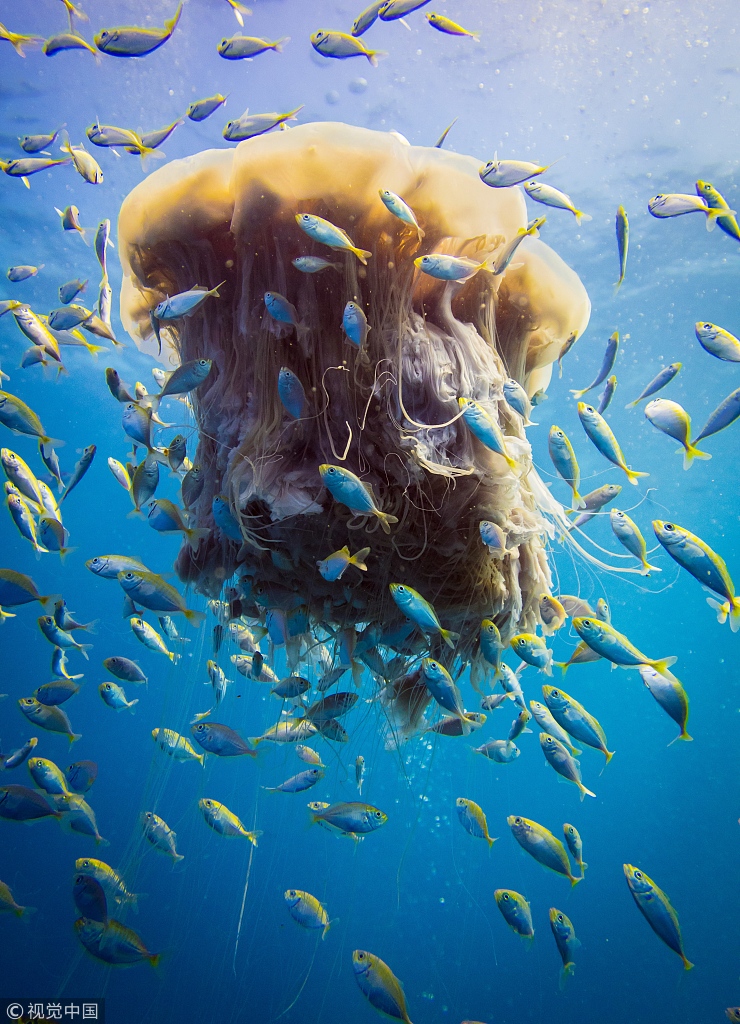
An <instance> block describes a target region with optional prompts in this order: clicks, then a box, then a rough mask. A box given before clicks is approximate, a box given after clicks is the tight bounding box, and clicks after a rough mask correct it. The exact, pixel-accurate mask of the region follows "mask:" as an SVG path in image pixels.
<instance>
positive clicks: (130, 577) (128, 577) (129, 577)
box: [125, 572, 134, 580]
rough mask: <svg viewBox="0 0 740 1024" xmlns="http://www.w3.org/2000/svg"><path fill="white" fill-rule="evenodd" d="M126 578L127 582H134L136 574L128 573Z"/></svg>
mask: <svg viewBox="0 0 740 1024" xmlns="http://www.w3.org/2000/svg"><path fill="white" fill-rule="evenodd" d="M125 578H126V579H127V580H132V579H133V578H134V574H133V573H132V572H127V573H126V577H125Z"/></svg>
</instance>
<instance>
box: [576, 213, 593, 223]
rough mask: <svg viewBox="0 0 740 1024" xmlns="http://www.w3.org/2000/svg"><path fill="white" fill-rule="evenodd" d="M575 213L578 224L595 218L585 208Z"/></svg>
mask: <svg viewBox="0 0 740 1024" xmlns="http://www.w3.org/2000/svg"><path fill="white" fill-rule="evenodd" d="M575 215H576V224H583V223H584V222H587V221H590V220H593V217H592V216H591V214H590V213H584V212H583V210H576V211H575Z"/></svg>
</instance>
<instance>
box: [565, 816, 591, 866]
mask: <svg viewBox="0 0 740 1024" xmlns="http://www.w3.org/2000/svg"><path fill="white" fill-rule="evenodd" d="M563 835H564V836H565V842H566V843H567V844H568V849H569V850H570V855H571V857H572V858H573V860H574V861H575V862H576V864H577V865H578V868H579V870H580V872H581V875H583V874H584V872H585V870H586V868H587V867H588V864H586V863H585V861H584V859H583V840H582V839H581V834H580V832H579V831H578V829H577V828H576V827H575V825H570V824H569V823H568V822H567V821H566V822H565V823H564V825H563Z"/></svg>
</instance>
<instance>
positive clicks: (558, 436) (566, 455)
mask: <svg viewBox="0 0 740 1024" xmlns="http://www.w3.org/2000/svg"><path fill="white" fill-rule="evenodd" d="M547 445H548V450H549V452H550V458H551V459H552V463H553V465H554V466H555V469H556V470H557V471H558V475H559V476H561V477H562V478H563V480H565V482H566V484H568V486H569V487H570V489H571V492H572V498H571V501H572V504H573V507H574V508H584V507H585V502H584V500H583V498H582V497H581V495H580V494H579V493H578V485H579V484H580V482H581V470H580V468H579V466H578V460H577V459H576V453H575V452H574V451H573V445H572V444H571V443H570V439H569V437H568V435H567V434H566V433H565V431H564V430H562V429H561V428H560V427H558V426H556V425H555V424H553V426H551V427H550V433H549V435H548V439H547Z"/></svg>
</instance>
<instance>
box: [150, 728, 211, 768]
mask: <svg viewBox="0 0 740 1024" xmlns="http://www.w3.org/2000/svg"><path fill="white" fill-rule="evenodd" d="M152 739H153V740H154V742H155V743H156V744H157V746H158V747H159V749H160V750H162V751H163V752H164V753H165V754H169V756H170V757H171V758H173V760H175V761H197V762H198V763H199V764H200V766H201V768H203V767H204V765H205V759H206V756H205V754H198V753H196V751H195V749H194V747H193V745H192V743H191V742H190V740H189V739H188V738H187V737H186V736H181V735H180V733H179V732H175V730H174V729H152Z"/></svg>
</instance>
